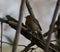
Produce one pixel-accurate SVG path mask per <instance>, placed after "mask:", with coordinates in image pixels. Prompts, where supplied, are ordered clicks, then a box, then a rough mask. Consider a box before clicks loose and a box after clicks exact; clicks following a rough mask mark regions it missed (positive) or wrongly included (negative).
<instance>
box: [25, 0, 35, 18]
mask: <svg viewBox="0 0 60 52" xmlns="http://www.w3.org/2000/svg"><path fill="white" fill-rule="evenodd" d="M26 6H27V8H28V11H29V13H30V15H31V16H32V17H33V18H35V16H34V13H33V11H32V8H31V6H30V4H29V1H28V0H26Z"/></svg>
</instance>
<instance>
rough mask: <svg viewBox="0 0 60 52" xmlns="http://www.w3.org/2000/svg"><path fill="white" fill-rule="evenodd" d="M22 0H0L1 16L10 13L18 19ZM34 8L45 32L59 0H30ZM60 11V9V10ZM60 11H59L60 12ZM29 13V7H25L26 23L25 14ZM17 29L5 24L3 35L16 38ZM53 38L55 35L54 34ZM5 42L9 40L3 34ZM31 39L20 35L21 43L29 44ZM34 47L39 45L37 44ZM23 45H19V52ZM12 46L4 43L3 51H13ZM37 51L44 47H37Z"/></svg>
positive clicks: (39, 51) (3, 16)
mask: <svg viewBox="0 0 60 52" xmlns="http://www.w3.org/2000/svg"><path fill="white" fill-rule="evenodd" d="M20 2H21V0H0V18H4V19H6V17H5V16H6V15H7V14H9V15H11V16H12V17H14V18H15V19H16V20H18V16H19V8H20ZM29 2H30V5H31V7H32V10H33V12H34V15H35V17H36V19H37V20H38V21H39V23H40V25H41V27H42V33H45V32H47V31H48V29H49V25H50V23H51V19H52V16H53V13H54V9H55V6H56V2H57V0H29ZM59 12H60V11H59ZM59 12H58V13H59ZM27 15H29V13H28V10H27V7H26V5H25V7H24V15H23V21H22V22H23V23H24V24H25V16H27ZM15 32H16V31H15V30H14V29H12V28H11V27H10V26H9V25H8V24H5V23H4V24H3V35H6V36H8V37H10V38H11V39H12V41H13V40H14V36H15ZM0 39H1V24H0ZM53 39H55V38H54V36H53ZM3 41H4V42H9V41H8V40H7V39H6V37H5V36H3ZM29 43H30V41H29V40H28V39H26V38H25V37H24V36H22V35H20V38H19V43H18V44H19V45H28V44H29ZM34 47H37V46H36V45H35V46H34ZM23 48H24V47H23V46H18V49H17V52H20V51H21V50H23ZM11 50H12V46H11V45H8V44H5V43H3V51H2V52H11ZM34 52H35V51H34ZM36 52H43V50H42V49H40V48H37V49H36Z"/></svg>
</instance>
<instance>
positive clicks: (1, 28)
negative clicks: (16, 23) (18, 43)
mask: <svg viewBox="0 0 60 52" xmlns="http://www.w3.org/2000/svg"><path fill="white" fill-rule="evenodd" d="M2 33H3V22H1V52H2Z"/></svg>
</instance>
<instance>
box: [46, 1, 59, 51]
mask: <svg viewBox="0 0 60 52" xmlns="http://www.w3.org/2000/svg"><path fill="white" fill-rule="evenodd" d="M59 5H60V0H58V1H57V4H56V8H55V11H54V14H53V19H52V22H51V25H50V29H49V32H48V37H47V42H46V47H45V52H48V50H49V44H50V39H51V34H52V32H53V29H54V24H55V19H56V16H57V13H58V10H59Z"/></svg>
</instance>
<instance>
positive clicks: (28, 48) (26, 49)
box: [21, 43, 34, 52]
mask: <svg viewBox="0 0 60 52" xmlns="http://www.w3.org/2000/svg"><path fill="white" fill-rule="evenodd" d="M33 45H34V43H30V44H28V46H26V48H25V49H24V50H22V51H21V52H28V51H29V50H30V47H31V46H33Z"/></svg>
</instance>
